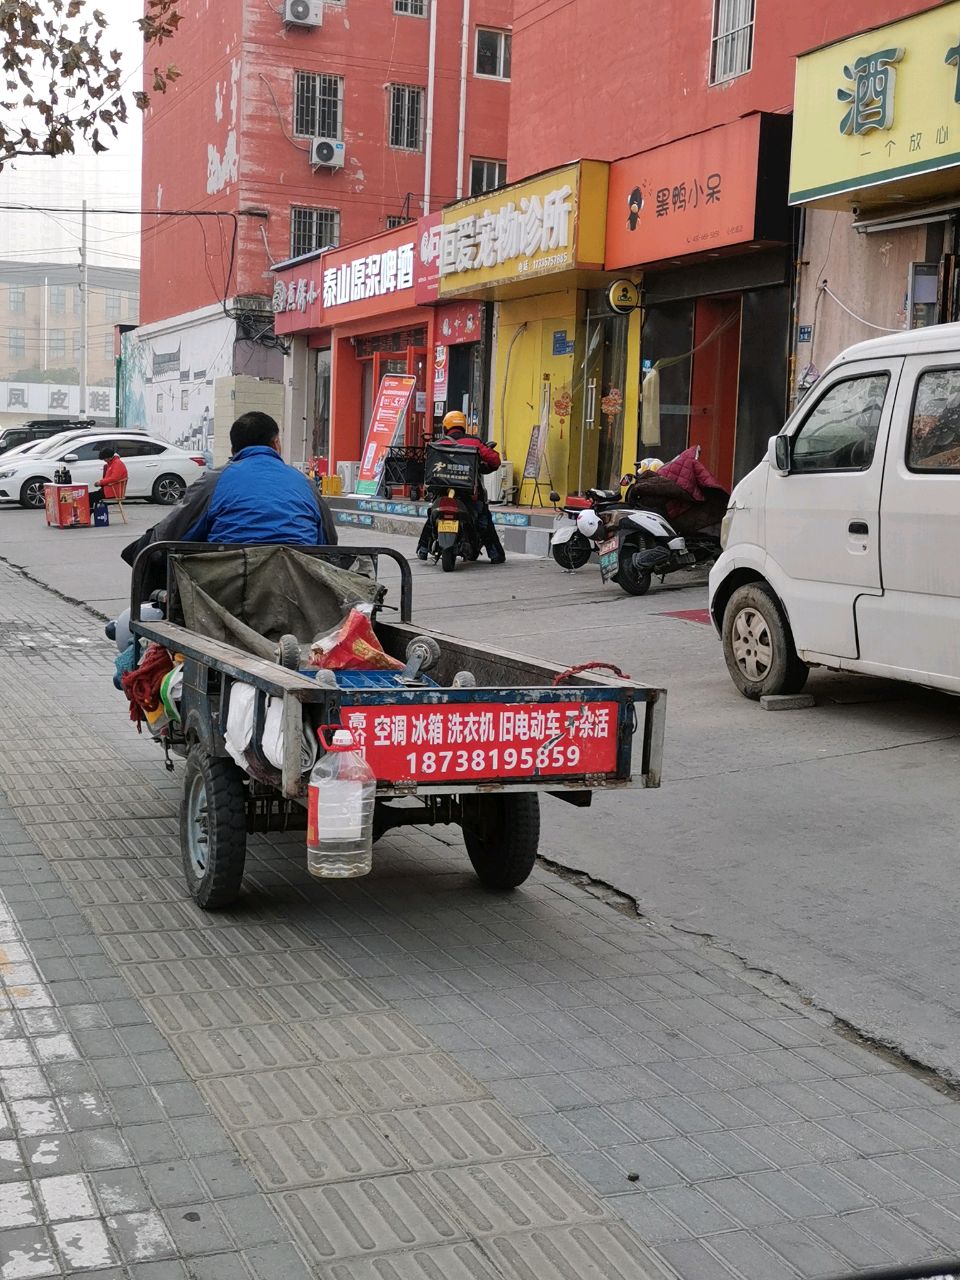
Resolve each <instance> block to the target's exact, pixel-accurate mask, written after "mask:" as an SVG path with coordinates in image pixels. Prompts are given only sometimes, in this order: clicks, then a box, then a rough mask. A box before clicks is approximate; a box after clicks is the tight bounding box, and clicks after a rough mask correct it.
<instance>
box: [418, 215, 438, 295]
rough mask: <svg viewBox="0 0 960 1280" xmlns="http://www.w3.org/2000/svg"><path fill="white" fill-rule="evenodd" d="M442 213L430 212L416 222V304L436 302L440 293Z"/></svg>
mask: <svg viewBox="0 0 960 1280" xmlns="http://www.w3.org/2000/svg"><path fill="white" fill-rule="evenodd" d="M441 221H442V214H441V213H440V212H439V211H438V212H437V213H430V214H428V215H427V216H426V217H425V218H421V219H420V221H419V222H418V223H417V239H416V262H415V266H414V282H413V283H414V291H415V292H414V296H415V297H416V300H417V305H418V306H423V305H425V304H429V303H431V302H436V300H437V298H438V296H439V294H440V240H441V238H442V230H441Z"/></svg>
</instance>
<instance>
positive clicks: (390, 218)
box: [387, 213, 413, 231]
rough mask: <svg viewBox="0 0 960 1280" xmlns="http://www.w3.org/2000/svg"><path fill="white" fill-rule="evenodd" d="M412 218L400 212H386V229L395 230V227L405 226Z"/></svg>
mask: <svg viewBox="0 0 960 1280" xmlns="http://www.w3.org/2000/svg"><path fill="white" fill-rule="evenodd" d="M412 221H413V219H412V218H407V217H404V215H403V214H402V213H388V214H387V230H388V231H395V230H396V229H397V227H405V226H406V225H407V223H408V222H412Z"/></svg>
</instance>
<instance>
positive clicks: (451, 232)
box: [438, 160, 608, 297]
mask: <svg viewBox="0 0 960 1280" xmlns="http://www.w3.org/2000/svg"><path fill="white" fill-rule="evenodd" d="M607 171H608V166H607V165H606V164H604V163H601V162H599V161H593V160H582V161H580V162H579V163H577V164H571V165H566V166H564V167H563V168H560V169H554V170H552V171H551V172H549V173H545V174H542V175H541V176H540V177H538V178H531V179H529V180H528V181H526V182H518V183H515V184H514V185H513V186H509V187H503V188H501V189H500V190H498V191H492V192H488V193H487V194H485V195H481V196H477V197H475V198H473V199H471V200H464V201H461V203H460V204H457V205H453V206H451V207H450V208H447V209H444V210H443V214H442V220H441V223H440V234H439V242H438V254H439V264H440V270H439V274H440V296H441V297H445V296H449V295H454V294H468V293H470V292H471V291H474V290H479V291H480V294H479V295H478V296H482V295H483V291H484V290H486V289H488V288H490V287H491V286H497V285H503V284H509V283H513V282H516V281H518V280H524V279H526V278H528V277H534V276H542V275H550V274H554V273H556V272H561V271H568V270H571V269H573V268H574V267H584V268H586V267H593V268H596V267H598V266H600V265H601V264H602V262H603V226H604V217H605V210H606V198H607Z"/></svg>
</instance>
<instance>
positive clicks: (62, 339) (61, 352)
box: [47, 329, 67, 360]
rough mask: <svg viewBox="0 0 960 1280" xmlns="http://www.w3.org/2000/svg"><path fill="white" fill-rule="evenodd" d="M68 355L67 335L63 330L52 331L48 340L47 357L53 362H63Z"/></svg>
mask: <svg viewBox="0 0 960 1280" xmlns="http://www.w3.org/2000/svg"><path fill="white" fill-rule="evenodd" d="M66 354H67V335H66V333H64V331H63V330H62V329H51V330H50V336H49V337H48V339H47V355H49V357H50V359H51V360H62V359H63V357H64V356H65V355H66Z"/></svg>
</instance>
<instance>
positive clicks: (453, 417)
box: [443, 409, 467, 431]
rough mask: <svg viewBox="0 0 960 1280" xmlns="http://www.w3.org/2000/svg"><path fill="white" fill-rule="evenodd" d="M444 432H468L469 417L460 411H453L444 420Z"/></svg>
mask: <svg viewBox="0 0 960 1280" xmlns="http://www.w3.org/2000/svg"><path fill="white" fill-rule="evenodd" d="M443 429H444V431H458V430H459V431H466V429H467V416H466V414H464V413H461V412H460V410H459V409H451V410H450V412H449V413H448V414H447V415H446V417H445V418H444V420H443Z"/></svg>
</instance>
